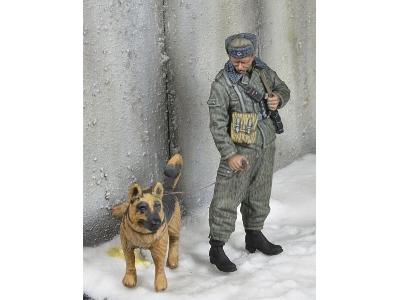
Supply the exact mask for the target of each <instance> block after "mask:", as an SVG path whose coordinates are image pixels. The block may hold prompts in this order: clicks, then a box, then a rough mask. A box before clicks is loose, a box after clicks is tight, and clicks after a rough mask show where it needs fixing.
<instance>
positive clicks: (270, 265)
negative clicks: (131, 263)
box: [83, 154, 316, 300]
mask: <svg viewBox="0 0 400 300" xmlns="http://www.w3.org/2000/svg"><path fill="white" fill-rule="evenodd" d="M270 206H271V213H270V215H269V217H268V218H267V221H266V222H265V227H264V229H263V233H264V234H265V236H266V237H267V238H268V239H269V240H270V241H271V242H273V243H276V244H280V245H281V246H282V247H283V249H284V251H283V253H281V254H279V255H276V256H266V255H264V254H262V253H261V252H259V251H256V252H255V253H254V254H250V253H249V252H247V251H246V250H245V248H244V246H245V244H244V229H243V226H242V223H241V216H240V212H238V218H237V221H236V230H235V232H234V233H233V234H232V236H231V238H230V240H229V242H228V243H227V244H226V246H225V251H226V253H227V255H228V257H229V258H230V259H231V260H232V261H233V262H234V263H235V264H236V266H237V269H238V270H237V271H236V272H233V273H223V272H220V271H218V270H217V269H216V267H215V266H214V265H212V264H210V262H209V256H208V250H209V244H208V240H209V239H208V230H209V229H208V216H207V214H205V213H204V214H202V215H199V216H196V217H195V218H192V219H190V220H189V219H188V218H186V219H183V223H182V224H183V226H182V230H181V243H180V260H179V267H178V268H177V269H174V270H171V269H169V268H166V271H165V272H166V276H167V280H168V289H167V290H166V291H164V292H160V293H156V292H155V291H154V287H153V284H154V264H153V262H152V258H151V255H150V252H149V250H141V253H142V254H143V256H144V258H145V259H146V260H148V261H149V263H148V264H147V265H143V264H141V265H138V266H137V276H138V282H137V285H136V287H134V288H126V287H125V286H124V285H123V284H122V278H123V276H124V272H125V261H124V260H123V259H121V258H118V257H110V256H109V255H108V254H107V251H108V250H109V249H111V248H113V247H118V246H120V240H119V235H117V236H116V237H115V238H114V239H112V240H111V241H109V242H107V243H105V244H102V245H100V246H98V247H94V248H90V247H85V248H84V249H83V291H84V292H85V293H86V294H87V295H89V296H90V297H92V298H93V299H96V300H103V299H105V298H107V300H125V299H145V297H149V296H150V298H151V299H154V300H157V299H174V300H181V299H182V300H186V299H194V300H202V299H207V300H212V299H218V300H224V299H230V300H236V299H240V300H246V299H249V300H250V299H270V300H274V299H279V300H284V299H288V300H289V299H293V300H303V299H304V300H309V299H316V156H315V155H313V154H308V155H306V156H304V157H303V158H301V159H299V160H297V161H295V162H293V163H292V164H290V165H289V166H287V167H285V168H283V169H281V170H278V171H277V172H275V174H274V181H273V190H272V196H271V200H270Z"/></svg>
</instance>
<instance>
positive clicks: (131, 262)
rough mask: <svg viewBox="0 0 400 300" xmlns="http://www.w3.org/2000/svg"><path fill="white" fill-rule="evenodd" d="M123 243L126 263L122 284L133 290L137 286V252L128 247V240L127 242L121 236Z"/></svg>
mask: <svg viewBox="0 0 400 300" xmlns="http://www.w3.org/2000/svg"><path fill="white" fill-rule="evenodd" d="M121 242H122V250H123V251H124V256H125V263H126V269H125V276H124V278H123V279H122V283H123V284H124V285H125V286H126V287H130V288H131V287H134V286H136V282H137V276H136V267H135V251H134V250H135V249H134V248H132V247H129V246H128V245H127V243H126V240H125V241H124V240H123V238H122V235H121Z"/></svg>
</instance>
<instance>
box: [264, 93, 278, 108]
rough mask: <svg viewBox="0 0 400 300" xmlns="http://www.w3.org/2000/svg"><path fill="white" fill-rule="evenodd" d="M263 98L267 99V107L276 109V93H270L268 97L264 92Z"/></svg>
mask: <svg viewBox="0 0 400 300" xmlns="http://www.w3.org/2000/svg"><path fill="white" fill-rule="evenodd" d="M264 98H265V99H266V100H267V106H268V109H270V110H276V109H277V108H278V105H279V102H280V99H279V96H278V95H277V94H275V93H272V97H268V94H265V97H264Z"/></svg>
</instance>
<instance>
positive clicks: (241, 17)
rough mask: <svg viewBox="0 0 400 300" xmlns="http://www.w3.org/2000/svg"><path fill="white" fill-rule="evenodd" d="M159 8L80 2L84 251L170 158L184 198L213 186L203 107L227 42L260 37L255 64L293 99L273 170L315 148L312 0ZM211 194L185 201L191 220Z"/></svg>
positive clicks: (211, 0)
mask: <svg viewBox="0 0 400 300" xmlns="http://www.w3.org/2000/svg"><path fill="white" fill-rule="evenodd" d="M164 2H165V5H164V6H163V1H155V0H147V1H144V0H142V1H122V0H117V1H116V0H111V1H103V0H100V1H94V0H91V1H89V0H84V6H83V9H84V15H83V19H84V29H83V32H84V35H83V42H84V47H83V51H84V56H83V59H84V61H83V78H84V82H83V87H84V91H83V101H84V109H83V122H84V123H83V125H84V128H83V130H84V136H83V138H84V140H83V147H84V148H83V151H84V152H83V164H84V174H83V184H84V185H83V189H84V190H83V212H84V216H83V217H84V220H83V222H84V224H83V227H84V228H83V229H84V235H83V240H84V245H95V244H99V243H101V242H104V241H107V240H109V239H110V238H111V237H112V236H114V235H115V234H116V233H117V230H118V220H116V219H114V218H112V217H111V215H110V208H111V207H112V206H114V205H116V204H118V203H120V202H122V201H123V200H125V198H126V195H127V191H128V188H129V185H130V184H131V183H132V182H134V181H136V180H137V182H138V183H140V184H143V185H145V186H148V185H150V184H153V183H154V182H156V181H160V180H162V177H163V175H162V168H163V166H164V165H165V163H166V161H167V159H168V157H169V156H170V155H172V154H174V153H176V152H180V153H181V154H182V156H183V159H184V168H183V176H182V178H181V181H180V183H179V186H178V188H179V190H180V191H188V192H190V191H193V190H196V189H199V188H202V187H205V186H207V185H208V184H210V183H212V182H214V180H215V175H216V174H215V173H216V168H217V162H218V160H219V154H218V152H217V150H216V148H215V146H214V143H213V140H212V137H211V134H210V132H209V130H208V121H209V119H208V108H207V105H206V101H207V99H208V96H209V91H210V85H211V82H212V80H213V78H214V76H215V75H216V74H217V72H218V70H219V69H221V68H222V67H223V65H224V63H225V62H226V60H227V59H228V57H227V55H226V53H225V49H224V40H225V38H226V37H227V36H229V35H231V34H234V33H238V32H253V33H255V34H257V35H258V36H259V42H260V45H259V57H260V58H261V59H262V60H264V61H265V62H266V63H267V64H268V65H269V66H270V67H272V68H273V69H274V70H275V71H276V72H277V73H278V74H279V76H280V78H281V79H282V80H284V81H285V82H286V83H287V84H288V86H289V88H290V89H291V92H292V93H291V100H290V101H289V103H288V104H287V105H286V106H285V108H284V109H283V110H281V111H280V114H281V117H282V119H283V123H284V127H285V133H284V134H282V135H279V136H278V138H277V155H276V158H277V159H276V163H275V168H276V169H278V168H281V167H283V166H286V165H287V164H289V163H290V162H292V161H293V160H295V159H297V158H299V157H301V156H303V155H304V154H306V153H315V151H316V141H315V103H316V101H315V97H316V96H315V1H314V0H307V1H301V0H294V1H227V0H223V1H215V0H202V1H195V0H187V1H184V0H165V1H164ZM164 10H165V11H164ZM164 21H165V22H164ZM168 110H169V111H168ZM169 139H170V140H171V144H170V145H169ZM170 146H171V147H170ZM212 192H213V187H212V186H211V187H209V188H206V189H203V190H201V191H199V192H194V193H192V192H191V193H188V194H183V195H180V196H179V197H180V199H181V201H182V203H183V205H184V208H185V214H186V217H191V216H194V215H196V214H198V213H206V212H207V207H208V205H209V203H210V201H211V197H212Z"/></svg>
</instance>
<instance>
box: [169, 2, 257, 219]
mask: <svg viewBox="0 0 400 300" xmlns="http://www.w3.org/2000/svg"><path fill="white" fill-rule="evenodd" d="M166 3H167V7H166V31H165V32H166V46H167V48H166V52H167V53H168V55H169V57H170V60H169V63H168V66H169V68H168V78H169V90H171V91H170V93H169V99H170V103H171V107H172V110H171V112H172V113H171V119H172V121H171V125H172V126H171V132H172V139H171V145H172V147H173V151H179V152H180V153H181V154H182V156H183V158H184V160H185V166H184V169H183V176H182V178H181V180H180V183H179V188H180V189H181V190H183V191H188V192H189V193H187V194H183V195H181V196H180V198H181V199H182V202H183V204H184V206H185V209H186V211H185V212H186V213H188V214H189V215H191V216H194V215H195V214H197V213H198V212H199V211H203V212H204V211H206V209H207V207H208V204H209V202H210V200H211V198H212V194H213V186H211V187H209V188H206V189H202V190H200V191H198V190H199V189H201V188H203V187H205V186H207V185H208V184H210V183H212V182H214V181H215V175H216V170H217V166H218V162H219V159H220V157H219V153H218V151H217V149H216V147H215V145H214V141H213V139H212V136H211V134H210V131H209V129H208V123H209V114H208V106H207V103H206V102H207V100H208V96H209V94H210V86H211V82H212V81H213V79H214V77H215V75H216V74H217V73H218V71H219V70H220V69H221V68H222V67H223V66H224V64H225V62H226V60H227V59H228V57H227V55H226V52H225V46H224V45H225V44H224V43H225V38H226V37H227V36H229V35H231V34H234V33H237V32H243V31H251V32H255V31H257V28H258V21H257V20H258V18H259V9H258V7H259V3H258V1H229V0H224V1H215V0H202V1H190V0H187V1H184V0H182V1H178V0H168V1H167V2H166ZM244 11H246V13H247V14H249V15H252V16H254V18H246V19H242V15H243V12H244ZM238 20H240V21H238ZM193 191H195V192H193Z"/></svg>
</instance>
